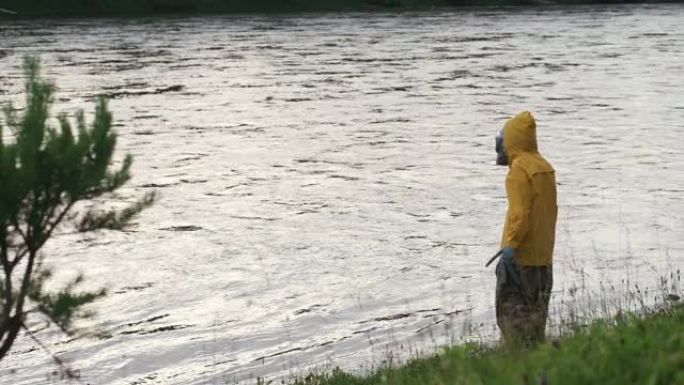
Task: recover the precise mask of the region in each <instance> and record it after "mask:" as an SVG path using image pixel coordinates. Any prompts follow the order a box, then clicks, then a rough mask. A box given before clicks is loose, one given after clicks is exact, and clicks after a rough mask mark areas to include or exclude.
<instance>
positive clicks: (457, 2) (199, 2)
mask: <svg viewBox="0 0 684 385" xmlns="http://www.w3.org/2000/svg"><path fill="white" fill-rule="evenodd" d="M631 2H638V1H631V0H251V1H244V0H59V1H55V0H32V1H24V0H0V17H35V16H127V15H130V16H133V15H158V14H183V15H192V14H240V13H294V12H337V11H373V10H392V9H396V10H427V9H432V8H435V7H460V6H496V5H538V4H544V5H548V4H588V3H606V4H620V3H631ZM650 2H667V0H666V1H650Z"/></svg>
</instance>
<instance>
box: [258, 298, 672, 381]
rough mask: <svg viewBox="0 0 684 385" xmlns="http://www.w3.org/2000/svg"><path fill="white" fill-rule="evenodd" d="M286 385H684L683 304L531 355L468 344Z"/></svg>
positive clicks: (606, 325)
mask: <svg viewBox="0 0 684 385" xmlns="http://www.w3.org/2000/svg"><path fill="white" fill-rule="evenodd" d="M291 382H292V383H293V384H295V385H374V384H391V385H447V384H453V385H466V384H467V385H485V384H492V385H515V384H525V385H528V384H529V385H532V384H539V385H542V384H551V385H570V384H572V385H590V384H600V385H611V384H615V385H627V384H640V385H641V384H646V385H660V384H662V385H666V384H667V385H670V384H684V306H681V305H680V306H675V307H671V308H669V309H667V310H659V311H656V312H652V313H650V314H647V315H643V316H635V315H631V314H630V315H619V316H617V317H615V318H613V319H612V320H610V321H606V320H597V321H594V322H593V323H591V324H590V325H589V326H587V327H583V328H579V329H577V330H575V331H574V332H573V333H571V334H570V335H568V336H566V337H563V338H560V339H555V340H553V341H549V342H546V343H544V344H541V345H539V346H537V347H535V348H531V349H509V348H504V347H491V346H483V345H478V344H466V345H463V346H455V347H450V348H447V349H445V350H444V351H443V352H442V353H440V354H437V355H434V356H431V357H426V358H417V359H413V360H411V361H409V362H407V363H405V364H404V365H401V366H398V367H391V368H382V369H379V370H376V371H375V372H373V373H370V374H368V375H360V376H356V375H352V374H348V373H345V372H342V371H341V370H339V369H336V370H333V371H332V372H331V373H327V374H310V375H308V376H306V377H303V378H297V379H293V380H291ZM259 383H260V384H268V382H263V381H260V382H259ZM274 383H275V381H274ZM278 383H279V381H278Z"/></svg>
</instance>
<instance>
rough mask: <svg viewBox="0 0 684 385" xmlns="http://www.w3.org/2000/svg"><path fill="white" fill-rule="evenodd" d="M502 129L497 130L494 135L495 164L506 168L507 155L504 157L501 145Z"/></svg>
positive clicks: (504, 152) (504, 151)
mask: <svg viewBox="0 0 684 385" xmlns="http://www.w3.org/2000/svg"><path fill="white" fill-rule="evenodd" d="M503 135H504V130H503V128H502V129H501V130H499V133H498V134H496V164H497V165H499V166H508V155H506V150H504V145H503V139H504V138H503Z"/></svg>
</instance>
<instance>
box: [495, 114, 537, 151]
mask: <svg viewBox="0 0 684 385" xmlns="http://www.w3.org/2000/svg"><path fill="white" fill-rule="evenodd" d="M503 138H504V140H503V142H504V143H503V145H504V150H505V151H506V154H507V155H508V158H509V160H510V162H509V163H513V161H515V159H516V158H518V157H519V156H520V155H521V154H522V153H524V152H528V153H533V154H534V153H537V123H536V122H535V121H534V116H532V114H531V113H530V112H528V111H524V112H521V113H519V114H518V115H516V116H514V117H512V118H510V119H508V120H507V121H506V124H505V125H504V134H503Z"/></svg>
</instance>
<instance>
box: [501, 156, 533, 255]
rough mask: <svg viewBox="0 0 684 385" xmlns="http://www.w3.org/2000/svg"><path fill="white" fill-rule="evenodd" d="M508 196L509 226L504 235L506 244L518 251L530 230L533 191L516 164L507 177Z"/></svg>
mask: <svg viewBox="0 0 684 385" xmlns="http://www.w3.org/2000/svg"><path fill="white" fill-rule="evenodd" d="M506 195H507V196H508V216H509V224H508V226H507V229H506V230H507V231H506V233H505V234H504V243H505V245H506V246H511V247H513V248H515V249H518V248H520V244H521V243H522V242H523V240H524V239H525V236H526V235H527V232H528V230H529V228H530V208H531V206H532V189H531V186H530V180H529V179H528V177H527V173H526V172H525V170H524V169H523V168H522V167H520V166H518V167H516V165H515V164H514V165H513V166H512V167H511V170H510V171H509V173H508V176H507V177H506Z"/></svg>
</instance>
